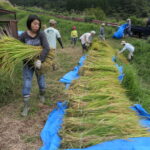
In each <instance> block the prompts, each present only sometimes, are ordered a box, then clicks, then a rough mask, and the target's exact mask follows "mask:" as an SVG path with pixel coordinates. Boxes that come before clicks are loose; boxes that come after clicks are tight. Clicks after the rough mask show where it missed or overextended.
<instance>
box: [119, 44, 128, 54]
mask: <svg viewBox="0 0 150 150" xmlns="http://www.w3.org/2000/svg"><path fill="white" fill-rule="evenodd" d="M125 50H126V46H124V47H123V49H122V50H121V51H119V52H118V53H119V54H121V53H122V52H124V51H125Z"/></svg>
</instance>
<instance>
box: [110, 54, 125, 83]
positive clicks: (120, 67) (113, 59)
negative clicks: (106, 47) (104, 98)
mask: <svg viewBox="0 0 150 150" xmlns="http://www.w3.org/2000/svg"><path fill="white" fill-rule="evenodd" d="M112 61H113V62H116V56H113V57H112ZM115 66H116V67H117V69H118V72H119V76H118V80H119V81H120V83H121V82H122V81H123V79H124V76H125V74H124V73H123V66H119V65H118V64H115Z"/></svg>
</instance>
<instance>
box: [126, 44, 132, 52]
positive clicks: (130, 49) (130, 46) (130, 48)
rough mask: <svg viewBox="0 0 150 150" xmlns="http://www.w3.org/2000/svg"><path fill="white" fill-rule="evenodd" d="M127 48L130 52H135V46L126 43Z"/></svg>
mask: <svg viewBox="0 0 150 150" xmlns="http://www.w3.org/2000/svg"><path fill="white" fill-rule="evenodd" d="M125 48H126V49H127V50H128V51H131V52H134V46H133V45H132V44H130V43H126V44H125Z"/></svg>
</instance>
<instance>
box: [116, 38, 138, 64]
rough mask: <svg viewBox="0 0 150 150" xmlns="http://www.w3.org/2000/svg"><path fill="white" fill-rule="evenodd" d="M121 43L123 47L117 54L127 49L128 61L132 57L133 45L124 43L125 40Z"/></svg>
mask: <svg viewBox="0 0 150 150" xmlns="http://www.w3.org/2000/svg"><path fill="white" fill-rule="evenodd" d="M121 45H123V46H124V47H123V49H122V50H121V51H119V52H118V54H121V53H122V52H124V51H125V50H128V51H129V54H128V60H129V61H130V60H131V59H133V53H134V50H135V48H134V46H133V45H132V44H130V43H126V41H121Z"/></svg>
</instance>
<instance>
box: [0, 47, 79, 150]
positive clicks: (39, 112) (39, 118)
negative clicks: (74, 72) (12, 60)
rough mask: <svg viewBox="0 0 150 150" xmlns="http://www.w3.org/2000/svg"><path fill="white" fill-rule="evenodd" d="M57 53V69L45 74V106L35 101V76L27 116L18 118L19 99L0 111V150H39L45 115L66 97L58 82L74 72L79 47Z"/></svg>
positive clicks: (36, 89)
mask: <svg viewBox="0 0 150 150" xmlns="http://www.w3.org/2000/svg"><path fill="white" fill-rule="evenodd" d="M57 53H58V54H57V61H58V62H59V69H58V70H57V71H53V72H50V73H49V74H47V75H46V78H47V79H46V82H47V94H46V98H47V101H46V104H44V105H43V104H40V103H39V101H38V99H37V91H38V87H37V83H36V79H35V77H34V80H33V86H32V87H33V88H32V95H31V99H32V101H31V110H30V113H29V116H28V117H25V118H24V117H21V116H20V111H21V109H22V106H23V102H22V98H21V97H19V98H16V99H17V100H15V101H14V103H11V104H8V105H5V106H3V107H1V108H0V150H38V149H39V148H40V147H41V146H42V142H41V139H40V132H41V130H42V128H43V127H44V124H45V122H46V120H47V116H48V114H49V113H50V112H51V111H52V109H53V108H54V107H55V105H56V102H57V101H60V100H61V101H63V100H65V99H66V97H67V96H66V95H65V93H64V91H63V90H62V89H64V85H63V84H62V83H59V82H58V79H59V78H60V77H62V76H63V75H64V74H65V73H67V72H68V71H69V70H71V69H73V67H74V66H75V65H76V64H77V62H78V60H79V58H80V57H81V56H82V53H81V48H80V47H79V48H78V47H77V48H71V47H68V48H64V49H60V50H58V52H57ZM19 90H20V89H19ZM20 91H21V90H20Z"/></svg>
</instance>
